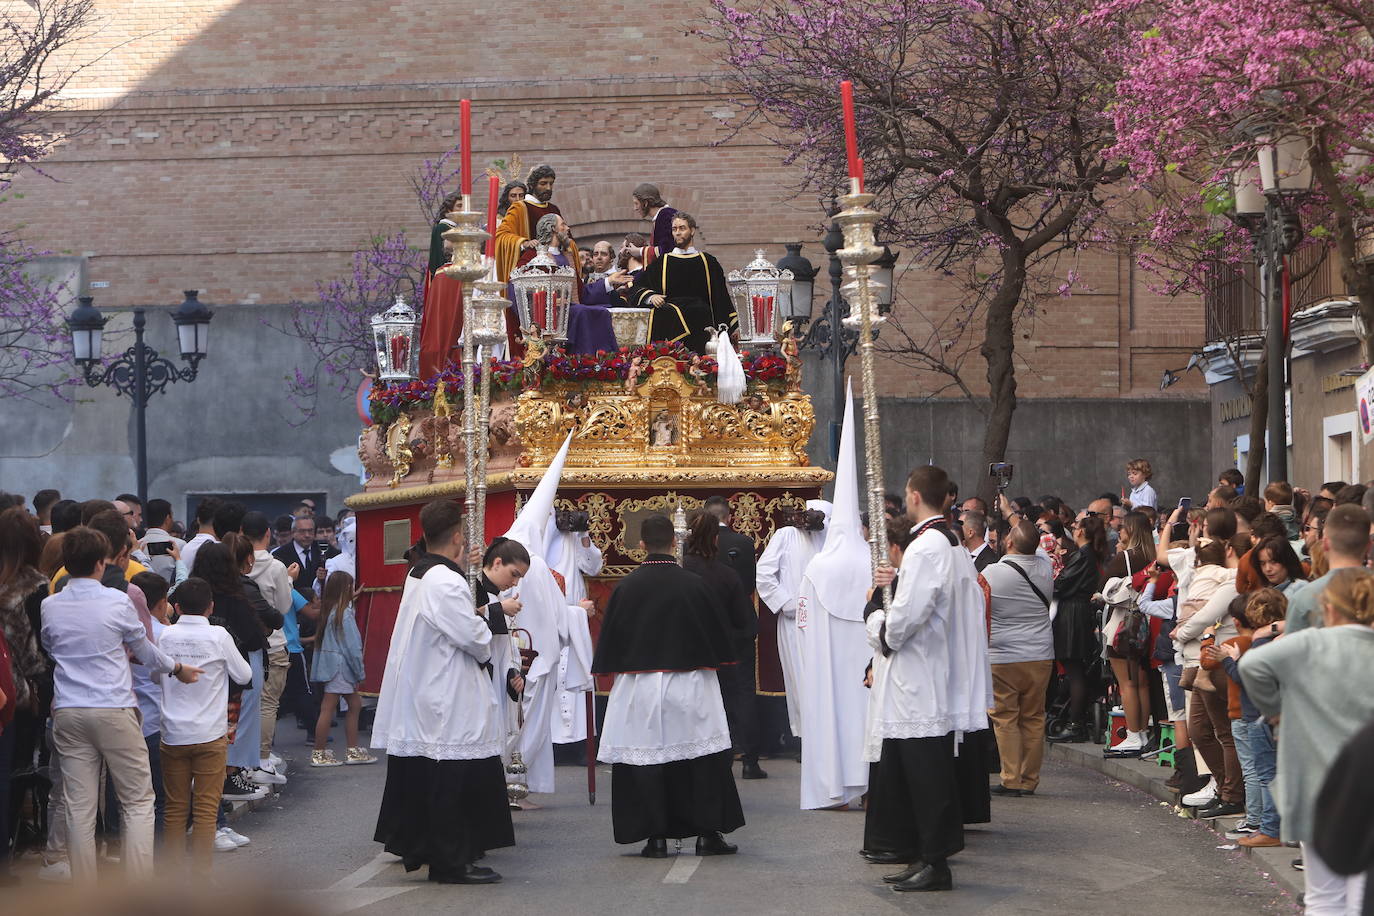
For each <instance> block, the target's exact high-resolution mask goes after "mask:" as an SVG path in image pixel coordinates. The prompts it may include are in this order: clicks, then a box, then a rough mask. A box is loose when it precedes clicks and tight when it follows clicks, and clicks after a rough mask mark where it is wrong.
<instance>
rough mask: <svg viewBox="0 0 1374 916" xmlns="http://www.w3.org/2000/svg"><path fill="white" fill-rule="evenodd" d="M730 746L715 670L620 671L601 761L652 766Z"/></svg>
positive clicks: (609, 706) (608, 706) (609, 707)
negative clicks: (621, 672) (623, 672)
mask: <svg viewBox="0 0 1374 916" xmlns="http://www.w3.org/2000/svg"><path fill="white" fill-rule="evenodd" d="M729 747H730V726H729V724H728V723H727V722H726V719H725V704H724V703H723V702H721V698H720V682H719V681H718V680H717V678H716V672H715V671H713V670H711V669H709V668H707V669H699V670H696V671H650V672H645V673H643V674H619V675H616V679H615V685H614V686H613V687H612V688H611V696H610V699H609V700H608V701H607V703H606V721H605V724H604V725H603V726H602V736H601V749H600V752H599V753H598V754H597V759H598V760H600V761H602V762H603V763H628V764H631V765H633V766H651V765H653V764H658V763H669V762H671V761H674V760H691V759H692V758H694V757H705V756H706V755H707V754H714V753H716V752H718V751H723V750H725V749H727V748H729Z"/></svg>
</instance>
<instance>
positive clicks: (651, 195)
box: [630, 183, 677, 264]
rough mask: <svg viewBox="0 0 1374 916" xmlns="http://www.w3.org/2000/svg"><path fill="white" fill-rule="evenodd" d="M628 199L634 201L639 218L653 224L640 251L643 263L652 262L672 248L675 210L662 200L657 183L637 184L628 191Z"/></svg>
mask: <svg viewBox="0 0 1374 916" xmlns="http://www.w3.org/2000/svg"><path fill="white" fill-rule="evenodd" d="M630 199H631V200H632V201H633V203H634V208H635V214H636V215H637V216H638V217H639V218H640V219H647V220H650V221H651V222H652V223H653V224H654V229H653V234H652V235H651V236H650V238H649V244H647V245H645V246H644V247H643V249H642V250H641V252H640V260H641V261H643V262H644V263H645V264H652V263H653V261H654V259H655V258H659V257H662V256H663V255H665V254H667V253H668V252H670V251H672V250H673V248H674V242H673V217H674V216H677V210H675V209H673V208H672V207H670V206H668V204H667V203H665V202H664V200H663V195H662V194H660V193H659V190H658V185H653V184H647V183H645V184H640V185H637V186H636V187H635V189H634V190H633V191H632V192H630Z"/></svg>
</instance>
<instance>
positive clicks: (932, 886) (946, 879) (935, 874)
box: [892, 862, 954, 891]
mask: <svg viewBox="0 0 1374 916" xmlns="http://www.w3.org/2000/svg"><path fill="white" fill-rule="evenodd" d="M892 889H893V890H894V891H952V890H954V875H953V874H951V873H950V870H949V866H948V865H946V864H945V863H943V862H940V863H938V864H937V863H932V864H930V865H927V866H926V867H925V868H923V869H921V871H919V872H917V873H916V874H915V875H913V876H912V877H910V878H908V879H907V880H906V881H899V882H898V883H896V884H894V885H892Z"/></svg>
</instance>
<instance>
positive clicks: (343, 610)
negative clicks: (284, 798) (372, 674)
mask: <svg viewBox="0 0 1374 916" xmlns="http://www.w3.org/2000/svg"><path fill="white" fill-rule="evenodd" d="M357 597H358V596H357V593H356V592H354V590H353V577H352V576H350V575H349V574H348V573H346V572H342V571H340V572H336V573H332V574H331V575H330V576H329V578H328V579H327V580H326V581H325V584H324V596H323V597H322V598H321V599H320V621H319V626H318V627H317V628H316V630H315V660H314V664H313V666H312V670H311V680H313V681H316V682H317V683H319V684H320V685H321V687H320V692H321V702H320V717H319V720H318V721H317V722H316V723H315V750H314V752H313V753H312V754H311V755H310V765H311V766H312V767H336V766H340V765H342V764H345V763H347V764H367V763H376V762H377V758H376V757H375V756H373V755H372V754H371V753H369V752H368V750H367V749H366V748H364V747H359V746H358V716H359V715H360V714H361V712H362V707H363V701H362V696H360V695H359V693H358V684H359V682H361V681H362V679H363V638H362V634H360V633H359V632H358V621H357V619H356V618H355V617H354V612H353V602H354V600H355V599H356V598H357ZM340 697H343V698H344V700H345V701H346V702H347V703H348V713H347V715H346V716H345V718H344V737H345V739H346V740H347V744H348V753H347V756H346V758H345V759H343V760H340V759H338V758H337V757H335V756H334V752H333V751H331V750H329V749H328V748H327V747H325V745H326V744H327V743H328V741H329V726H330V724H331V723H332V722H333V719H334V710H335V709H336V708H338V705H339V698H340Z"/></svg>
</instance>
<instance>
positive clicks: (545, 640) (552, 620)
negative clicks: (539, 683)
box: [506, 434, 572, 680]
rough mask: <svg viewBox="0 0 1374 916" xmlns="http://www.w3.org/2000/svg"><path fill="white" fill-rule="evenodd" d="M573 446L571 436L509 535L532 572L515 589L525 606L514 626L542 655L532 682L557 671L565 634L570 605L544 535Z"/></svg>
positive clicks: (539, 656)
mask: <svg viewBox="0 0 1374 916" xmlns="http://www.w3.org/2000/svg"><path fill="white" fill-rule="evenodd" d="M571 445H572V434H569V435H568V438H567V439H564V440H563V447H562V448H560V449H559V450H558V454H557V455H555V456H554V459H553V461H552V462H551V463H550V464H549V469H548V470H547V471H545V472H544V476H543V477H542V478H540V480H539V485H538V486H536V487H535V488H534V493H532V494H531V495H530V498H529V499H528V500H527V501H526V502H525V505H524V506H523V507H522V508H521V509H520V514H519V515H518V516H516V518H515V524H513V525H511V528H510V530H509V531H507V532H506V537H508V538H510V539H511V540H512V541H519V542H520V543H521V544H523V545H524V547H525V549H526V550H528V551H529V552H530V569H529V572H527V573H525V576H524V578H523V579H521V580H520V582H519V584H517V585H516V587H515V588H514V589H512V592H513V593H514V594H515V595H517V596H518V597H519V598H520V601H521V603H522V605H523V607H522V608H521V611H520V613H519V615H518V616H516V617H515V618H514V622H513V623H512V626H513V627H515V628H519V629H523V630H527V631H529V634H530V645H531V647H532V648H533V649H534V650H535V651H536V652H538V653H539V655H538V657H537V658H535V660H534V663H533V664H532V665H531V666H530V673H529V678H530V680H536V679H538V678H541V677H543V676H544V675H545V674H548V673H549V672H550V671H551V670H553V669H554V668H555V667H557V665H558V654H559V650H560V648H561V646H562V642H563V639H562V634H560V629H562V630H563V631H564V632H566V622H567V620H566V612H565V611H566V608H567V604H568V601H567V598H566V597H565V596H564V595H563V590H562V589H560V588H559V587H558V582H557V580H555V579H554V577H553V573H551V572H550V571H549V564H548V563H547V562H546V561H545V559H544V533H545V529H546V527H547V526H548V523H549V519H550V518H551V517H552V516H553V501H554V497H555V496H557V495H558V483H559V481H560V480H561V479H562V477H563V464H564V462H565V461H566V460H567V458H568V448H569V446H571Z"/></svg>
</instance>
